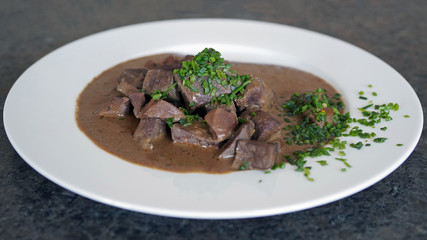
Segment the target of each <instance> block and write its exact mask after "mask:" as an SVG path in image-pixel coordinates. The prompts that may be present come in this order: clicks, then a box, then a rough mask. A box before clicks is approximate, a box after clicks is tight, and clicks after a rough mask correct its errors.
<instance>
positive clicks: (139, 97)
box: [129, 92, 145, 118]
mask: <svg viewBox="0 0 427 240" xmlns="http://www.w3.org/2000/svg"><path fill="white" fill-rule="evenodd" d="M129 99H130V103H131V104H132V106H133V114H134V115H135V117H136V118H139V117H140V115H141V109H142V107H143V106H144V104H145V94H144V93H142V92H133V93H131V94H129Z"/></svg>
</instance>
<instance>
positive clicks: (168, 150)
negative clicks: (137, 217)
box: [76, 48, 348, 173]
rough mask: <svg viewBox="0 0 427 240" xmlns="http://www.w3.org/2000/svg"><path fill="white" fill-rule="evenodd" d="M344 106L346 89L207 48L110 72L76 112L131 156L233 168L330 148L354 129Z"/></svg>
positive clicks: (180, 168) (107, 143)
mask: <svg viewBox="0 0 427 240" xmlns="http://www.w3.org/2000/svg"><path fill="white" fill-rule="evenodd" d="M303 93H305V94H303ZM343 110H344V105H343V104H342V102H341V99H340V95H339V94H337V92H336V90H335V89H334V88H333V87H332V86H331V85H329V84H328V83H327V82H325V81H324V80H322V79H321V78H319V77H316V76H314V75H312V74H310V73H307V72H304V71H300V70H297V69H293V68H287V67H281V66H274V65H263V64H253V63H238V62H228V61H226V60H224V58H222V56H221V54H220V53H219V52H218V51H216V50H215V49H212V48H206V49H204V50H203V51H201V52H199V53H198V54H196V55H194V56H192V55H188V56H180V55H174V54H159V55H153V56H147V57H142V58H138V59H134V60H131V61H127V62H124V63H121V64H118V65H117V66H114V67H112V68H110V69H108V70H106V71H104V72H103V73H102V74H100V75H99V76H98V77H96V78H95V79H94V80H93V81H92V82H91V83H89V84H88V86H87V87H86V88H85V89H84V90H83V92H82V93H81V94H80V96H79V99H78V100H77V109H76V119H77V123H78V125H79V127H80V129H81V130H82V131H83V132H84V133H85V134H86V135H87V136H88V137H89V138H90V139H92V141H93V142H94V143H96V144H97V145H98V146H100V147H101V148H103V149H105V150H106V151H108V152H110V153H112V154H114V155H117V156H119V157H121V158H123V159H125V160H128V161H131V162H134V163H138V164H141V165H144V166H148V167H153V168H158V169H163V170H169V171H177V172H208V173H224V172H230V171H238V170H249V169H262V170H267V169H271V168H274V167H277V166H283V164H284V162H290V163H298V161H297V160H298V159H295V158H292V157H289V156H294V153H295V152H298V151H305V150H307V149H313V148H317V147H318V146H324V145H325V144H326V143H328V142H329V141H330V140H331V139H333V138H335V137H337V136H340V135H341V133H342V132H343V131H344V130H345V129H346V127H348V125H345V124H346V123H347V119H348V116H347V115H346V114H343ZM296 126H305V127H304V128H301V127H296Z"/></svg>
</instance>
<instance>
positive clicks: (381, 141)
mask: <svg viewBox="0 0 427 240" xmlns="http://www.w3.org/2000/svg"><path fill="white" fill-rule="evenodd" d="M385 140H387V138H375V139H374V142H376V143H383V142H385Z"/></svg>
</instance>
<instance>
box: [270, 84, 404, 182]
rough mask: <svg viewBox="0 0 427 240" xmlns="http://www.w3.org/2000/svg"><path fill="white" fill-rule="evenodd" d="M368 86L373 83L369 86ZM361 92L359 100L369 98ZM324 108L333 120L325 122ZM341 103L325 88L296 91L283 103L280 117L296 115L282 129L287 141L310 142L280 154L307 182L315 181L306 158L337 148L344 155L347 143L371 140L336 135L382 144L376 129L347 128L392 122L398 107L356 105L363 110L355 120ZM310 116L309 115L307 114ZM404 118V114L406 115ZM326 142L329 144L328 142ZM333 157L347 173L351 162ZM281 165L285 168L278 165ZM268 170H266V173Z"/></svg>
mask: <svg viewBox="0 0 427 240" xmlns="http://www.w3.org/2000/svg"><path fill="white" fill-rule="evenodd" d="M369 87H370V88H371V87H372V85H369ZM364 94H365V93H364V92H363V91H360V92H359V98H360V99H361V100H368V98H367V97H365V96H363V95H364ZM377 95H378V94H377V93H376V92H372V96H374V97H375V96H377ZM326 108H330V109H332V112H333V116H332V123H331V122H327V121H326V120H327V113H326V111H325V109H326ZM343 109H344V104H343V103H342V102H341V96H340V95H339V94H336V95H334V96H333V97H332V98H330V97H328V95H327V92H326V90H323V89H317V90H315V91H313V92H308V93H302V94H298V93H295V94H294V95H293V96H292V97H291V98H290V99H289V100H287V101H286V103H285V104H283V105H282V110H283V111H284V112H285V113H284V114H280V115H279V116H288V117H297V118H298V119H299V121H298V122H297V124H291V125H288V126H287V127H285V128H284V129H283V130H285V131H287V133H286V137H285V140H286V143H287V144H289V145H292V144H297V145H313V147H310V148H308V149H306V150H305V151H296V152H294V153H293V156H283V158H284V162H285V161H286V162H288V163H289V164H291V165H293V166H295V167H296V169H295V170H296V171H299V172H302V173H303V174H304V176H305V177H306V178H307V179H308V180H309V181H314V179H313V178H311V177H310V170H311V167H310V166H306V163H307V158H313V157H320V156H330V155H331V154H330V152H333V151H335V150H336V149H338V150H339V152H338V153H339V155H340V156H345V155H346V154H345V152H344V151H343V150H344V149H346V146H347V145H349V146H350V147H352V148H355V149H362V147H364V146H366V147H369V146H371V143H365V144H364V143H363V142H362V141H359V142H356V143H347V141H346V140H340V139H339V138H337V137H358V138H361V139H364V141H365V142H367V139H372V142H374V143H383V142H385V141H386V140H387V138H384V137H377V138H375V137H376V133H375V132H364V131H363V130H362V129H361V128H360V127H359V126H353V127H352V128H350V124H353V125H354V124H359V125H361V126H365V127H372V128H375V126H377V125H378V124H381V123H383V121H385V122H387V121H391V120H392V117H391V116H390V111H397V110H399V105H398V104H397V103H388V104H382V105H375V104H373V103H372V101H370V102H369V104H368V105H366V106H364V107H361V108H359V110H360V111H361V113H362V116H363V117H362V118H360V119H356V118H352V117H350V115H349V113H342V110H343ZM310 116H311V117H310ZM405 117H406V116H405ZM283 120H284V121H285V122H290V121H289V119H288V118H284V119H283ZM315 121H316V122H324V124H323V126H322V125H320V124H316V122H315ZM380 130H381V131H386V130H387V127H381V128H380ZM328 144H329V145H328ZM396 146H403V144H396ZM335 160H338V161H341V162H342V163H343V164H344V166H345V168H342V169H341V172H346V171H347V168H351V165H350V164H349V163H348V162H347V159H345V158H341V157H340V158H335ZM316 162H317V163H319V164H320V165H321V166H326V165H328V163H327V161H325V160H318V161H316ZM277 168H278V166H277V165H274V166H273V167H272V168H271V170H275V169H277ZM281 168H284V167H281ZM269 172H271V171H270V170H269V171H266V173H269Z"/></svg>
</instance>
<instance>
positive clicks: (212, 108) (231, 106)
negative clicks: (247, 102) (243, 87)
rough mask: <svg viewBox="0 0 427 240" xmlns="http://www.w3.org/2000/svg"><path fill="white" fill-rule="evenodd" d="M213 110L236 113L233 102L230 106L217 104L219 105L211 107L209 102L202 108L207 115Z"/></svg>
mask: <svg viewBox="0 0 427 240" xmlns="http://www.w3.org/2000/svg"><path fill="white" fill-rule="evenodd" d="M215 108H223V109H225V110H227V111H229V112H232V113H236V106H235V105H234V102H232V103H231V105H227V104H219V103H217V104H214V105H212V104H211V103H210V102H209V103H207V104H206V105H205V106H203V109H204V111H205V112H206V113H208V112H209V111H211V110H214V109H215Z"/></svg>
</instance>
